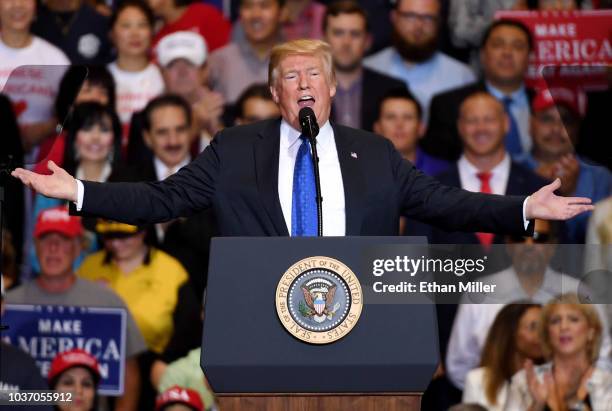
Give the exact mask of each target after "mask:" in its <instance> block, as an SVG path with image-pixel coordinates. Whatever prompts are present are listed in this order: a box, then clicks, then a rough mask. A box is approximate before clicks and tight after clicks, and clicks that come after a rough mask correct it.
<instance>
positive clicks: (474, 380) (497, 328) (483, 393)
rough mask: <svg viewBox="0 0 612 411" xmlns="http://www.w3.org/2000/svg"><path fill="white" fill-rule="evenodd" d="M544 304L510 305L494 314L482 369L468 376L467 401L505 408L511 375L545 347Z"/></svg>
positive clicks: (491, 409)
mask: <svg viewBox="0 0 612 411" xmlns="http://www.w3.org/2000/svg"><path fill="white" fill-rule="evenodd" d="M541 310H542V306H541V305H539V304H532V303H527V302H517V303H514V304H508V305H506V306H505V307H504V308H502V309H501V311H500V312H499V313H498V314H497V316H496V317H495V320H494V321H493V324H492V325H491V328H490V329H489V333H488V335H487V339H486V341H485V345H484V347H483V351H482V356H481V360H480V368H476V369H474V370H472V371H470V372H469V373H468V374H467V376H466V381H465V389H464V391H463V402H464V403H478V404H481V405H483V406H485V407H486V409H487V410H489V411H497V410H500V411H501V410H503V407H504V405H505V401H506V398H507V395H508V386H509V383H510V379H511V378H512V376H513V375H514V374H515V373H516V372H517V371H518V370H520V369H521V367H522V366H523V363H524V362H525V360H526V359H530V360H532V361H536V362H538V361H539V360H540V359H541V358H542V348H541V346H540V340H539V335H538V323H539V321H540V312H541Z"/></svg>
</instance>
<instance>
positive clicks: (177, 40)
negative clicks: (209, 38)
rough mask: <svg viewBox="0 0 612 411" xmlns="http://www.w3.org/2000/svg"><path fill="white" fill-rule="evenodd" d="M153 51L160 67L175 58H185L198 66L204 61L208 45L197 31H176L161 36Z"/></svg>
mask: <svg viewBox="0 0 612 411" xmlns="http://www.w3.org/2000/svg"><path fill="white" fill-rule="evenodd" d="M155 51H156V54H157V61H158V62H159V64H160V65H161V66H162V67H166V66H167V65H168V64H170V63H172V62H173V61H174V60H176V59H185V60H187V61H189V62H191V63H192V64H194V65H195V66H198V67H199V66H201V65H202V64H204V62H205V61H206V56H207V54H208V47H207V46H206V40H204V38H203V37H202V36H201V35H199V34H198V33H195V32H193V31H176V32H174V33H170V34H168V35H167V36H164V37H162V39H161V40H160V41H159V43H157V47H156V48H155Z"/></svg>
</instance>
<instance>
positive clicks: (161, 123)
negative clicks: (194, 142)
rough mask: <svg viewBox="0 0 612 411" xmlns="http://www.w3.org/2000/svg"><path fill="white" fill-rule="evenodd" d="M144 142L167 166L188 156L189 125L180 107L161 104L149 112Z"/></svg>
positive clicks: (189, 141) (175, 163)
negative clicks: (149, 119)
mask: <svg viewBox="0 0 612 411" xmlns="http://www.w3.org/2000/svg"><path fill="white" fill-rule="evenodd" d="M144 138H145V142H146V144H147V145H148V146H149V148H151V150H153V154H155V156H156V157H157V158H159V159H160V160H161V161H162V162H163V163H164V164H165V165H166V166H167V167H175V166H176V165H178V164H180V163H181V162H182V161H184V160H185V159H186V158H187V157H188V156H189V148H190V144H191V127H190V125H189V123H187V117H186V116H185V112H184V111H183V109H182V108H181V107H177V106H163V107H159V108H157V109H155V110H154V111H153V112H152V113H151V129H150V130H148V131H147V130H145V132H144Z"/></svg>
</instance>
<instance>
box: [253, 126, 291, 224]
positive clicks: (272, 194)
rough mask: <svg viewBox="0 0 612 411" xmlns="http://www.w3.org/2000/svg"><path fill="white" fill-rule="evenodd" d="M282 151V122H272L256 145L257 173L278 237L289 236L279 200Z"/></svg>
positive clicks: (261, 133) (263, 199) (258, 183)
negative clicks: (279, 157)
mask: <svg viewBox="0 0 612 411" xmlns="http://www.w3.org/2000/svg"><path fill="white" fill-rule="evenodd" d="M279 150H280V121H279V120H277V121H271V122H269V124H268V125H267V126H266V127H265V128H264V129H263V130H262V131H261V132H260V133H259V140H258V141H257V142H256V143H255V172H256V179H257V188H258V190H259V192H260V194H261V198H262V201H263V203H264V207H265V211H266V213H267V214H268V216H269V217H270V220H271V221H272V225H273V226H274V229H275V230H276V233H277V235H281V236H288V235H289V231H288V230H287V225H286V224H285V219H284V218H283V210H282V208H281V205H280V200H279V198H278V156H279Z"/></svg>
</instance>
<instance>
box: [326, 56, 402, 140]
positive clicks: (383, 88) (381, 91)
mask: <svg viewBox="0 0 612 411" xmlns="http://www.w3.org/2000/svg"><path fill="white" fill-rule="evenodd" d="M361 84H362V90H361V113H360V114H361V129H363V130H367V131H372V129H373V128H374V123H375V122H376V119H377V117H378V102H379V100H380V99H381V98H382V97H383V96H384V95H385V93H386V92H387V91H389V90H392V89H397V88H403V89H406V88H407V87H406V83H405V82H403V81H402V80H398V79H396V78H393V77H389V76H386V75H384V74H380V73H377V72H375V71H373V70H369V69H367V68H365V67H364V68H363V78H362V82H361ZM334 115H335V114H334V110H333V108H332V115H331V118H332V121H333V119H334V118H335V117H334Z"/></svg>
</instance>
